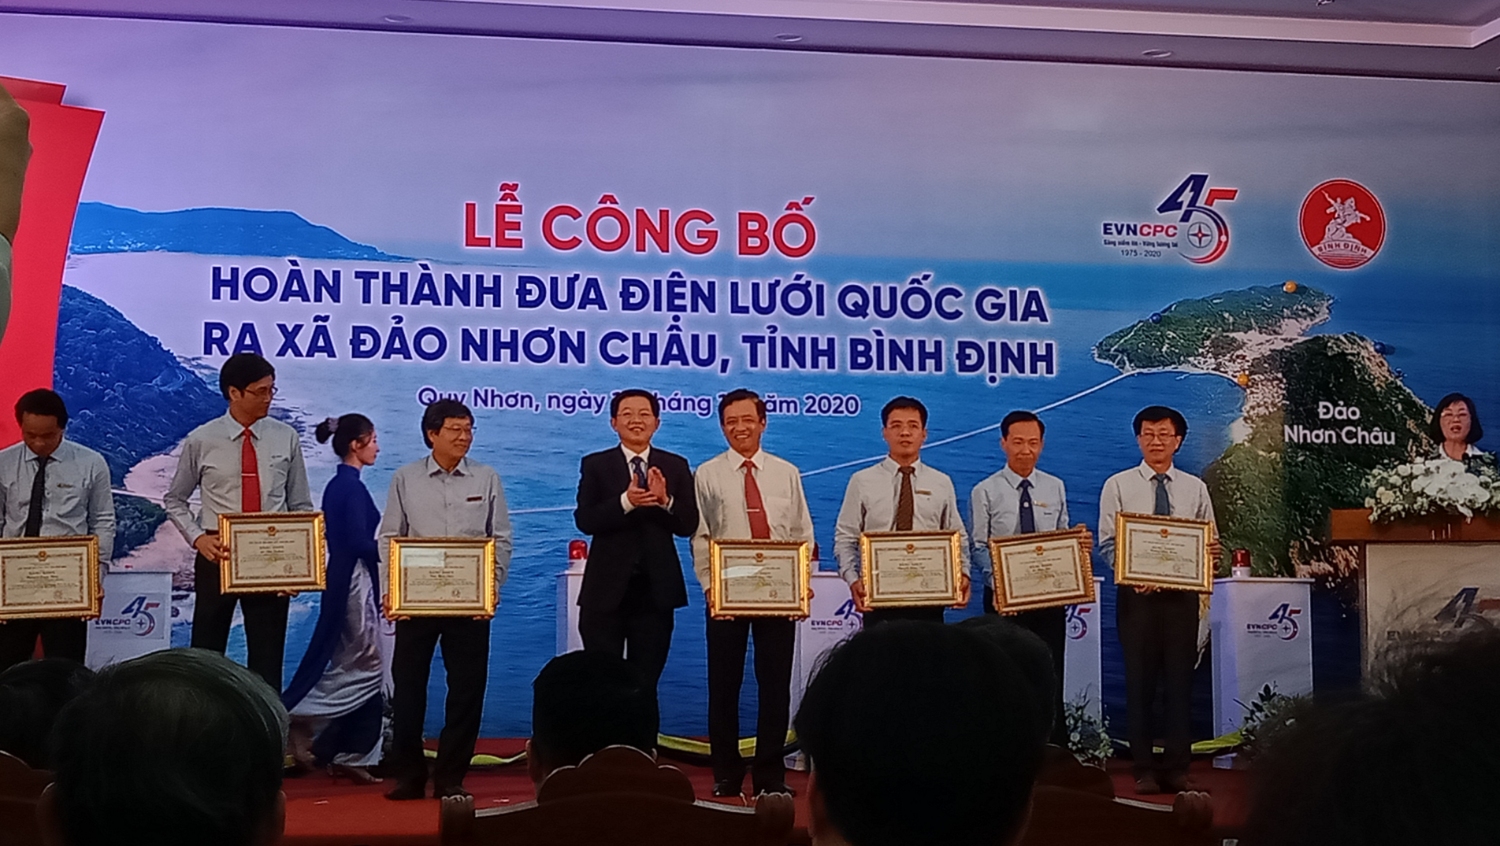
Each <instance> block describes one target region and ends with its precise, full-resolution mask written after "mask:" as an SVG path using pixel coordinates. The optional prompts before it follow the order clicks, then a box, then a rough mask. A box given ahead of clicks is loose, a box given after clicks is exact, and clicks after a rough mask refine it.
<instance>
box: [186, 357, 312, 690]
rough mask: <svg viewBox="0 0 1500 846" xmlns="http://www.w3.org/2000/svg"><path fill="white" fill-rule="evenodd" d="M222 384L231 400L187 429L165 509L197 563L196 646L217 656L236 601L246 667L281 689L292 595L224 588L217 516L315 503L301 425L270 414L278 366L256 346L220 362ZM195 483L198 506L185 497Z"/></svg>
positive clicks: (306, 508) (306, 507) (226, 639)
mask: <svg viewBox="0 0 1500 846" xmlns="http://www.w3.org/2000/svg"><path fill="white" fill-rule="evenodd" d="M219 392H220V393H222V394H223V395H224V399H225V400H227V401H228V403H229V409H228V411H226V412H225V414H224V416H222V417H216V418H214V419H213V420H210V421H208V422H207V423H204V424H203V425H202V426H199V427H198V428H196V429H194V430H193V431H191V432H189V433H188V436H187V437H186V438H184V439H183V441H182V454H181V456H180V457H179V458H178V459H177V471H176V472H175V473H174V474H173V476H172V484H171V486H170V487H168V488H167V492H166V495H165V496H163V497H162V505H163V506H164V507H165V508H166V510H167V516H168V517H169V518H171V520H172V524H173V525H175V526H176V527H177V531H179V532H181V533H182V537H183V538H184V539H185V540H186V541H187V542H188V544H189V545H191V546H192V547H193V549H195V550H197V551H198V556H197V558H195V559H194V561H193V584H194V591H195V593H196V594H197V598H196V600H195V604H194V609H193V635H192V641H191V643H192V645H193V646H194V647H195V648H198V649H210V650H213V651H214V652H217V653H219V654H221V655H222V654H223V653H224V650H225V648H226V647H227V646H228V644H229V629H230V626H231V622H232V620H233V619H234V606H235V603H236V602H238V603H239V606H240V612H241V613H242V614H243V616H244V620H245V652H246V656H245V666H247V667H249V668H250V669H251V670H252V671H253V672H256V673H258V674H260V677H261V678H263V679H265V680H266V684H269V685H270V686H271V687H272V688H273V689H274V690H276V691H280V690H281V682H282V679H281V662H282V658H283V653H284V652H285V651H286V619H287V609H288V605H289V597H288V596H287V595H284V594H275V593H224V592H223V591H222V590H221V587H222V586H221V585H220V584H219V562H220V561H222V560H224V558H225V555H226V551H225V548H224V545H223V544H221V543H220V542H219V515H220V514H235V513H254V512H263V511H279V512H280V511H312V510H313V500H312V491H311V490H310V489H309V488H308V486H307V465H306V464H304V463H303V460H302V441H301V438H300V437H299V436H298V435H297V430H296V429H293V428H292V427H291V426H288V425H287V424H285V423H283V422H281V421H280V420H276V419H274V418H272V417H271V416H270V414H271V398H272V397H274V396H275V395H276V368H275V367H272V366H271V362H269V361H266V360H265V359H264V358H262V357H261V356H259V355H256V354H255V353H236V354H234V355H232V356H230V357H229V358H228V359H226V360H225V362H224V366H223V367H221V368H220V369H219ZM194 490H197V491H198V495H199V498H200V502H201V507H200V509H199V511H198V513H197V514H194V513H193V509H192V507H191V506H190V505H189V504H188V499H189V498H190V497H191V496H192V495H193V491H194Z"/></svg>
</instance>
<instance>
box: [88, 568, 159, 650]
mask: <svg viewBox="0 0 1500 846" xmlns="http://www.w3.org/2000/svg"><path fill="white" fill-rule="evenodd" d="M171 645H172V574H171V573H140V572H136V573H106V574H105V575H104V602H103V604H102V606H101V609H100V614H99V618H98V619H97V620H90V621H89V643H88V650H87V652H86V653H85V656H84V663H85V664H87V665H88V666H89V668H90V669H94V670H97V669H100V668H102V667H105V666H107V665H109V664H118V663H119V662H121V661H128V660H130V659H131V658H139V657H140V656H142V655H148V654H150V653H152V652H159V651H161V650H163V649H167V648H169V647H171Z"/></svg>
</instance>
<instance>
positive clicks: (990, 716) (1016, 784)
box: [795, 622, 1045, 846]
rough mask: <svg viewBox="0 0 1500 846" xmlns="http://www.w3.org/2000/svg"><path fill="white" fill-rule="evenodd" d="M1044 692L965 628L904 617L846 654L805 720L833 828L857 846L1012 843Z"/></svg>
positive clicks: (1036, 760)
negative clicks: (1036, 699)
mask: <svg viewBox="0 0 1500 846" xmlns="http://www.w3.org/2000/svg"><path fill="white" fill-rule="evenodd" d="M1033 696H1034V694H1033V693H1032V691H1031V689H1030V687H1029V685H1028V683H1027V681H1026V679H1025V676H1024V675H1023V674H1022V672H1021V671H1020V670H1019V669H1018V668H1017V666H1016V663H1015V662H1014V661H1013V660H1011V659H1010V657H1009V656H1007V655H1006V654H1005V653H1004V652H1003V651H1002V650H1001V649H1000V648H999V647H998V646H996V645H995V644H994V643H993V642H991V641H989V640H987V639H986V638H984V637H983V636H980V635H976V634H974V633H972V632H970V631H965V630H963V629H960V628H957V627H952V626H943V625H940V624H937V623H925V622H893V623H887V624H885V625H882V626H877V627H875V628H872V629H866V630H864V631H862V632H860V633H859V634H856V635H855V636H853V637H852V638H850V639H848V640H846V641H844V642H843V643H841V644H839V645H838V646H836V647H834V648H833V649H832V650H831V651H830V652H829V653H828V654H827V657H826V658H825V659H824V660H823V663H822V666H821V667H820V668H819V670H818V672H817V675H815V676H814V677H813V680H812V683H811V684H810V685H809V686H808V688H807V693H806V695H804V696H803V698H802V705H801V707H800V708H798V710H797V717H796V720H795V725H796V729H797V736H798V737H799V738H800V739H801V741H802V748H803V750H804V751H806V753H807V755H808V757H809V758H810V759H811V762H812V772H813V777H814V778H815V779H817V782H818V785H819V788H820V790H821V791H822V794H823V797H824V803H825V806H826V808H827V813H828V819H829V822H830V823H831V824H832V825H833V826H834V828H836V829H837V830H838V832H839V834H841V835H842V836H843V837H844V839H845V840H847V841H848V842H849V843H850V844H852V846H913V844H917V845H918V846H921V845H923V844H932V846H938V844H942V845H943V846H947V845H948V844H957V843H964V844H997V846H998V844H1006V843H1009V842H1011V840H1012V839H1013V838H1014V837H1015V836H1016V835H1017V834H1019V833H1020V829H1021V827H1022V826H1023V825H1024V823H1025V820H1026V814H1027V809H1028V807H1029V805H1030V800H1031V790H1032V785H1033V783H1034V782H1035V780H1036V774H1037V770H1038V769H1039V768H1040V766H1041V759H1042V750H1043V746H1044V743H1043V735H1044V734H1045V732H1043V731H1041V730H1040V728H1039V727H1038V726H1037V725H1036V718H1035V710H1036V709H1035V705H1034V703H1033Z"/></svg>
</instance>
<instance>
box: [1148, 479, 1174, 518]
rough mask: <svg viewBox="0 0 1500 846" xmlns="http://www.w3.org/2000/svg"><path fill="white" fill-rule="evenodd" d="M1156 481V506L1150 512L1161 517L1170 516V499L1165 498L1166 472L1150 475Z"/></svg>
mask: <svg viewBox="0 0 1500 846" xmlns="http://www.w3.org/2000/svg"><path fill="white" fill-rule="evenodd" d="M1151 481H1153V482H1155V483H1156V507H1155V508H1154V509H1152V511H1151V513H1152V514H1156V515H1158V516H1161V517H1170V516H1172V500H1170V499H1167V474H1166V473H1157V474H1156V475H1155V476H1152V477H1151Z"/></svg>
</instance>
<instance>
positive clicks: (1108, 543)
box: [1099, 461, 1218, 568]
mask: <svg viewBox="0 0 1500 846" xmlns="http://www.w3.org/2000/svg"><path fill="white" fill-rule="evenodd" d="M1155 475H1156V471H1155V470H1152V469H1151V468H1150V467H1149V466H1147V464H1146V462H1144V461H1142V462H1141V463H1140V464H1138V465H1136V466H1135V467H1132V468H1130V469H1129V470H1121V471H1120V472H1118V473H1116V474H1114V475H1113V476H1110V477H1109V478H1108V479H1106V480H1105V481H1104V490H1103V491H1102V492H1101V493H1100V494H1099V554H1100V555H1101V556H1103V557H1104V561H1105V563H1106V564H1108V565H1109V566H1110V567H1111V568H1113V567H1114V566H1115V515H1116V514H1118V513H1119V512H1121V511H1125V512H1128V513H1131V514H1150V513H1152V511H1153V510H1155V508H1156V482H1154V481H1152V477H1153V476H1155ZM1167 499H1168V501H1170V502H1171V504H1172V514H1171V516H1173V517H1185V518H1187V519H1189V520H1206V521H1208V522H1209V523H1212V522H1214V503H1213V500H1212V499H1210V498H1209V496H1208V485H1205V484H1203V480H1202V479H1200V478H1198V477H1197V476H1194V475H1193V474H1191V473H1185V472H1183V471H1181V470H1179V469H1177V467H1176V465H1173V466H1172V467H1171V468H1169V469H1168V470H1167ZM1214 530H1215V532H1217V531H1218V528H1217V526H1216V527H1215V529H1214Z"/></svg>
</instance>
